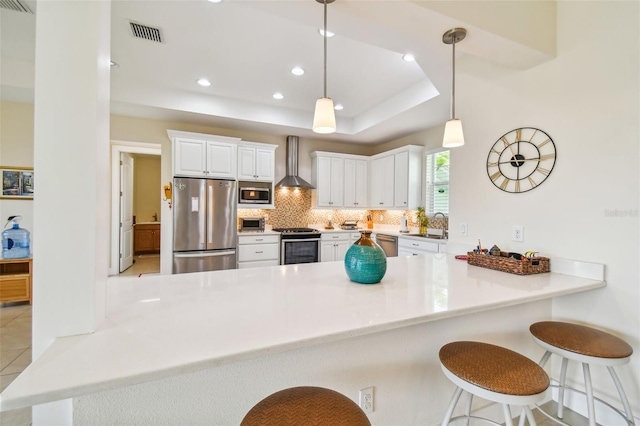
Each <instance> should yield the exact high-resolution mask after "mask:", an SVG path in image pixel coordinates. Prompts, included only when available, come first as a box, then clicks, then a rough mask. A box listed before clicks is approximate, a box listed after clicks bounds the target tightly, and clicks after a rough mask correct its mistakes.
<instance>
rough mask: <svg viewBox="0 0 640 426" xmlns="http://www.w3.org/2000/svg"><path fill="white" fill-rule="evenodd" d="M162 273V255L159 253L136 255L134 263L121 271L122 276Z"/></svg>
mask: <svg viewBox="0 0 640 426" xmlns="http://www.w3.org/2000/svg"><path fill="white" fill-rule="evenodd" d="M159 273H160V255H159V254H141V255H138V256H134V258H133V265H132V266H131V267H130V268H128V269H126V270H125V271H123V272H121V273H120V275H119V276H121V277H131V276H141V275H143V274H145V275H146V274H159Z"/></svg>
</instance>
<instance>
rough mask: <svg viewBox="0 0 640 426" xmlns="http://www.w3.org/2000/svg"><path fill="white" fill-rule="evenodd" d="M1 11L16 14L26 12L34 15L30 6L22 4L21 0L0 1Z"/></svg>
mask: <svg viewBox="0 0 640 426" xmlns="http://www.w3.org/2000/svg"><path fill="white" fill-rule="evenodd" d="M0 9H9V10H13V11H16V12H26V13H30V14H32V15H33V12H32V11H31V9H29V6H27V5H26V4H24V3H23V2H21V1H20V0H0Z"/></svg>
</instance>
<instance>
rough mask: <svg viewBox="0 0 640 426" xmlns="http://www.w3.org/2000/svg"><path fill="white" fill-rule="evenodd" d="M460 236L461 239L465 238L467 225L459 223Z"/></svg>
mask: <svg viewBox="0 0 640 426" xmlns="http://www.w3.org/2000/svg"><path fill="white" fill-rule="evenodd" d="M460 235H462V236H463V237H466V236H467V224H466V223H461V224H460Z"/></svg>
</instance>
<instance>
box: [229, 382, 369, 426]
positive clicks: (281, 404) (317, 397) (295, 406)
mask: <svg viewBox="0 0 640 426" xmlns="http://www.w3.org/2000/svg"><path fill="white" fill-rule="evenodd" d="M288 425H291V426H298V425H305V426H371V422H369V419H368V418H367V415H366V414H365V413H364V411H362V409H361V408H360V407H359V406H358V404H356V403H355V402H353V401H352V400H350V399H349V398H347V397H346V396H344V395H342V394H341V393H339V392H336V391H334V390H331V389H325V388H320V387H313V386H300V387H294V388H288V389H283V390H281V391H278V392H276V393H273V394H271V395H269V396H267V397H266V398H265V399H263V400H262V401H260V402H258V403H257V404H256V405H254V406H253V408H252V409H251V410H249V412H248V413H247V414H246V415H245V416H244V418H243V419H242V423H240V426H288Z"/></svg>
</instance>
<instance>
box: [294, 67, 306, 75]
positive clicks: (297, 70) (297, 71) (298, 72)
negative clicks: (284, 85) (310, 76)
mask: <svg viewBox="0 0 640 426" xmlns="http://www.w3.org/2000/svg"><path fill="white" fill-rule="evenodd" d="M291 74H293V75H302V74H304V69H302V67H298V66H296V67H293V68H291Z"/></svg>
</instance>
